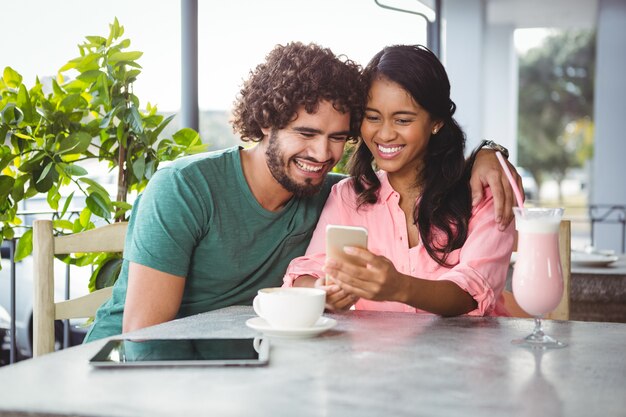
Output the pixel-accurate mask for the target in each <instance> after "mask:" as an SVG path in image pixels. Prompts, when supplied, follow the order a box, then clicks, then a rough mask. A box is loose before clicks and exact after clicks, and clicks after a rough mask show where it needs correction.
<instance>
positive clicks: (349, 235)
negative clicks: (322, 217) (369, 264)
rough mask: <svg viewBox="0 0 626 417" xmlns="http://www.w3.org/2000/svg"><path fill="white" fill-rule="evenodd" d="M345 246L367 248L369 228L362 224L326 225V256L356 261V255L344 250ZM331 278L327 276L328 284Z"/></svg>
mask: <svg viewBox="0 0 626 417" xmlns="http://www.w3.org/2000/svg"><path fill="white" fill-rule="evenodd" d="M345 246H355V247H358V248H363V249H367V229H366V228H364V227H360V226H340V225H335V224H329V225H327V226H326V257H327V258H331V259H338V260H341V259H345V260H352V261H353V262H354V261H355V257H353V256H350V255H348V254H346V253H345V252H344V251H343V248H344V247H345ZM330 283H331V278H330V277H329V276H326V285H329V284H330Z"/></svg>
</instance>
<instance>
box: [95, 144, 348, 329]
mask: <svg viewBox="0 0 626 417" xmlns="http://www.w3.org/2000/svg"><path fill="white" fill-rule="evenodd" d="M239 149H240V148H239V147H235V148H230V149H226V150H222V151H217V152H211V153H205V154H200V155H194V156H190V157H185V158H181V159H179V160H177V161H175V162H173V163H172V164H171V165H168V166H167V167H164V168H161V169H159V170H158V171H157V172H156V173H155V175H154V176H153V177H152V179H150V182H149V183H148V186H147V187H146V190H145V191H144V193H143V194H142V195H141V196H140V198H139V199H138V200H137V201H136V202H135V205H134V206H133V211H132V214H131V218H130V222H129V225H128V233H127V237H126V244H125V249H124V264H123V267H122V272H121V274H120V277H119V279H118V281H117V282H116V284H115V286H114V288H113V296H112V298H111V299H110V300H109V301H108V302H106V303H105V304H103V305H102V307H100V309H99V310H98V312H97V314H96V319H95V321H94V325H93V326H92V328H91V329H90V331H89V333H88V334H87V337H86V339H85V341H92V340H95V339H100V338H103V337H107V336H111V335H116V334H120V333H121V332H122V316H123V313H124V302H125V299H126V287H127V283H128V262H129V261H130V262H135V263H138V264H141V265H145V266H148V267H150V268H154V269H157V270H159V271H163V272H167V273H170V274H174V275H178V276H183V277H186V282H185V290H184V294H183V299H182V303H181V306H180V309H179V312H178V317H184V316H189V315H192V314H197V313H202V312H205V311H210V310H215V309H218V308H222V307H226V306H231V305H250V304H251V303H252V299H253V298H254V297H255V295H256V293H257V290H258V289H260V288H264V287H275V286H280V285H281V284H282V277H283V275H284V273H285V270H286V269H287V265H288V264H289V262H290V261H291V260H292V259H293V258H295V257H297V256H301V255H303V254H304V252H305V250H306V248H307V246H308V244H309V240H310V238H311V235H312V234H313V230H314V228H315V225H316V223H317V220H318V218H319V215H320V213H321V211H322V208H323V206H324V203H325V202H326V198H327V197H328V194H329V192H330V189H331V187H332V185H333V184H334V183H336V182H337V181H338V180H340V179H341V178H342V177H341V176H339V175H335V174H331V175H329V176H328V178H327V179H326V181H325V184H324V187H323V189H322V191H321V192H320V193H319V194H317V195H315V196H312V197H307V198H292V199H291V200H290V201H289V202H288V203H287V204H286V205H285V207H283V209H282V210H280V211H278V212H271V211H268V210H265V209H264V208H263V207H261V205H260V204H259V203H258V201H257V200H256V199H255V198H254V196H253V194H252V191H251V190H250V188H249V186H248V183H247V182H246V180H245V177H244V175H243V171H242V168H241V159H240V154H239ZM146 302H149V300H146Z"/></svg>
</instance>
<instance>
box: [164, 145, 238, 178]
mask: <svg viewBox="0 0 626 417" xmlns="http://www.w3.org/2000/svg"><path fill="white" fill-rule="evenodd" d="M237 158H239V147H238V146H234V147H231V148H226V149H220V150H216V151H210V152H203V153H199V154H195V155H188V156H184V157H182V158H178V159H176V160H174V161H171V162H163V163H161V165H160V167H159V169H169V170H172V171H178V172H188V171H194V170H196V169H198V168H200V169H211V168H215V169H220V170H221V169H224V168H225V167H226V166H232V163H233V160H235V159H237Z"/></svg>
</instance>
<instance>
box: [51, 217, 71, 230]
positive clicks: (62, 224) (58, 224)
mask: <svg viewBox="0 0 626 417" xmlns="http://www.w3.org/2000/svg"><path fill="white" fill-rule="evenodd" d="M52 225H53V226H54V228H55V229H64V230H72V229H73V228H74V223H72V222H71V221H69V220H64V219H58V220H53V221H52Z"/></svg>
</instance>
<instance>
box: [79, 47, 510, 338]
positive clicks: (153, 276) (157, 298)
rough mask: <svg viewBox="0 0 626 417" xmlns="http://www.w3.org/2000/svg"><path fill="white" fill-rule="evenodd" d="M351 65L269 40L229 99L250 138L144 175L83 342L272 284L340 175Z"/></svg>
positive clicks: (357, 95)
mask: <svg viewBox="0 0 626 417" xmlns="http://www.w3.org/2000/svg"><path fill="white" fill-rule="evenodd" d="M359 71H360V68H359V66H358V65H357V64H355V63H354V62H352V61H350V60H347V59H342V58H339V57H336V56H335V55H334V54H333V53H332V52H331V51H330V50H329V49H323V48H321V47H319V46H317V45H313V44H311V45H303V44H301V43H291V44H288V45H286V46H277V47H276V48H275V49H274V50H273V51H271V52H270V54H269V55H268V56H267V58H266V61H265V62H264V63H262V64H261V65H259V66H258V67H257V68H256V69H255V70H254V71H253V72H252V74H251V76H250V78H249V79H248V80H247V81H246V82H245V83H244V86H243V88H242V90H241V92H240V96H239V98H238V100H237V102H236V103H235V109H234V121H233V126H234V128H235V129H236V130H237V131H238V132H239V133H240V135H241V137H242V139H244V140H251V141H254V142H257V145H256V146H254V147H252V148H246V149H242V148H232V149H227V150H223V151H218V152H214V153H209V154H204V155H196V156H192V157H187V158H182V159H180V160H178V161H175V162H174V163H173V164H171V165H169V166H167V167H165V168H163V169H160V170H159V171H158V172H157V173H156V174H155V175H154V177H153V178H152V179H151V180H150V183H149V184H148V187H147V188H146V190H145V192H144V193H143V195H142V196H141V197H140V199H138V201H137V202H136V203H135V206H134V208H133V214H132V216H131V220H130V224H129V229H128V236H127V240H126V247H125V252H124V258H125V262H124V266H123V268H122V273H121V274H120V278H119V280H118V281H117V283H116V284H115V287H114V290H113V296H112V298H111V299H110V300H109V301H108V302H107V303H105V304H104V305H103V306H102V307H101V308H100V309H99V310H98V313H97V315H96V320H95V322H94V326H93V327H92V329H91V330H90V332H89V333H88V335H87V337H86V341H91V340H95V339H98V338H102V337H107V336H110V335H114V334H119V333H121V332H128V331H132V330H136V329H139V328H143V327H147V326H150V325H154V324H158V323H162V322H165V321H169V320H172V319H174V318H176V317H184V316H188V315H192V314H197V313H200V312H205V311H210V310H214V309H218V308H222V307H226V306H230V305H237V304H248V305H249V304H250V303H251V301H252V299H253V298H254V296H255V295H256V292H257V290H258V289H259V288H264V287H273V286H279V285H281V283H282V277H283V275H284V272H285V270H286V268H287V265H288V263H289V261H291V259H293V258H295V257H297V256H300V255H302V254H303V253H304V252H305V250H306V247H307V245H308V242H309V239H310V238H311V235H312V232H313V230H314V228H315V225H316V223H317V220H318V217H319V214H320V212H321V210H322V208H323V206H324V202H325V201H326V198H327V196H328V193H329V191H330V188H331V187H332V185H333V184H334V183H335V182H337V181H338V180H339V179H340V177H339V176H337V175H334V174H329V173H330V171H331V169H332V168H333V167H334V166H335V164H336V163H337V162H339V160H340V159H341V155H342V153H343V149H344V145H345V142H346V141H347V140H349V139H353V138H355V136H356V135H357V133H356V132H358V129H359V121H360V115H361V112H362V109H363V104H364V102H363V98H364V94H363V93H362V91H361V86H360V82H359ZM483 154H484V155H483V156H482V159H480V158H479V159H477V162H476V163H475V168H474V172H475V174H474V175H473V179H472V180H473V181H475V182H473V183H472V184H474V185H473V188H475V189H476V192H475V195H476V196H477V198H478V199H480V195H481V193H482V186H483V184H484V185H486V182H489V184H491V186H492V188H494V189H496V190H494V196H498V195H499V196H500V199H499V204H500V205H499V206H498V207H499V208H497V209H496V212H497V213H499V214H497V215H499V216H501V217H502V218H503V223H508V221H510V214H509V213H510V211H511V210H510V204H511V203H510V201H512V197H511V196H512V192H511V190H510V188H509V189H507V188H506V186H507V185H508V184H506V180H504V184H505V187H503V186H502V184H503V182H502V178H503V176H502V175H501V174H500V168H499V166H498V162H497V160H496V158H495V157H494V156H493V153H492V152H483ZM503 196H508V197H507V198H508V200H507V199H505V198H502V197H503ZM498 210H501V211H499V212H498Z"/></svg>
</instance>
